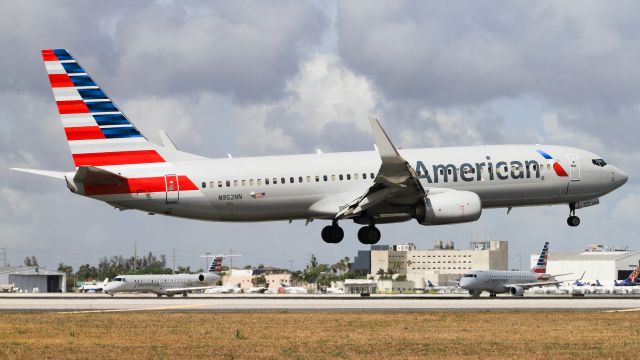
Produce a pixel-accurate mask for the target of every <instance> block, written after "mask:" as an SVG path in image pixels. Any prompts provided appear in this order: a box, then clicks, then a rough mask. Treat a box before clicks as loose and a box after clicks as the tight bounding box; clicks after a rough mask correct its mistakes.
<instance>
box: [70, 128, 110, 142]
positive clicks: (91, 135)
mask: <svg viewBox="0 0 640 360" xmlns="http://www.w3.org/2000/svg"><path fill="white" fill-rule="evenodd" d="M64 132H65V134H67V140H69V141H71V140H95V139H104V138H105V137H104V134H103V133H102V130H100V127H99V126H78V127H68V128H64Z"/></svg>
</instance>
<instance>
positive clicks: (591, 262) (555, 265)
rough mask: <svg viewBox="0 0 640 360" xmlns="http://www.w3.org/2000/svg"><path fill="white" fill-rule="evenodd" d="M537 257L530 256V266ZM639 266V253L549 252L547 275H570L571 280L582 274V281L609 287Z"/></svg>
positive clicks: (625, 251)
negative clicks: (598, 282)
mask: <svg viewBox="0 0 640 360" xmlns="http://www.w3.org/2000/svg"><path fill="white" fill-rule="evenodd" d="M539 256H540V255H539V254H535V255H531V264H535V263H536V262H537V261H538V257H539ZM639 264H640V251H630V250H624V251H619V250H614V251H610V250H609V251H606V250H605V251H593V250H589V251H583V252H550V253H549V257H548V259H547V273H549V274H565V273H571V274H572V277H571V278H576V277H580V276H582V273H584V278H583V279H582V281H585V282H589V283H594V282H595V281H596V280H598V281H600V283H602V284H606V285H610V284H613V282H614V280H624V279H626V278H627V277H628V276H629V275H630V274H631V273H632V272H633V270H634V269H635V268H636V267H637V266H638V265H639ZM532 267H533V265H532ZM560 279H562V278H560Z"/></svg>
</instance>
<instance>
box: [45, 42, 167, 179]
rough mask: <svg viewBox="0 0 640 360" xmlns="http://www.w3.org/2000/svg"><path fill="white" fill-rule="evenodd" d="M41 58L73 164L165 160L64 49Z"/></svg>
mask: <svg viewBox="0 0 640 360" xmlns="http://www.w3.org/2000/svg"><path fill="white" fill-rule="evenodd" d="M42 59H43V60H44V64H45V67H46V69H47V73H48V75H49V82H50V83H51V89H52V90H53V95H54V97H55V100H56V105H57V109H58V113H59V114H60V118H61V119H62V125H63V126H64V132H65V134H66V136H67V141H68V142H69V147H70V148H71V154H72V156H73V162H74V164H75V166H76V167H79V166H84V165H93V166H109V165H128V164H146V163H159V162H165V160H164V159H163V158H162V156H161V155H160V154H159V153H158V152H157V151H156V150H155V149H154V148H153V146H152V144H151V143H150V142H149V141H148V140H147V139H146V138H145V137H144V136H142V134H141V133H140V131H138V129H136V127H135V126H134V125H133V124H132V123H131V122H130V121H129V120H128V119H127V117H126V116H125V115H124V114H123V113H122V112H121V111H120V110H119V109H118V107H117V106H116V105H115V104H114V103H113V102H112V101H111V99H110V98H109V97H108V96H107V95H106V94H105V93H104V92H103V91H102V89H101V88H100V87H99V86H98V84H96V82H95V81H93V79H91V77H89V75H88V74H87V72H86V71H85V69H84V68H83V67H82V66H80V64H78V62H77V61H76V60H75V59H74V58H73V57H72V56H71V54H69V52H68V51H67V50H65V49H46V50H42Z"/></svg>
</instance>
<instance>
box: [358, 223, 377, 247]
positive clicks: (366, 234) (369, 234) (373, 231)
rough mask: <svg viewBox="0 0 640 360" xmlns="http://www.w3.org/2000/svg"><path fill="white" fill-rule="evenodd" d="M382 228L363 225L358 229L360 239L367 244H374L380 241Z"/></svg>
mask: <svg viewBox="0 0 640 360" xmlns="http://www.w3.org/2000/svg"><path fill="white" fill-rule="evenodd" d="M380 237H381V234H380V230H378V228H377V227H375V226H373V225H369V226H363V227H361V228H360V230H358V240H359V241H360V242H361V243H363V244H365V245H373V244H376V243H378V241H380Z"/></svg>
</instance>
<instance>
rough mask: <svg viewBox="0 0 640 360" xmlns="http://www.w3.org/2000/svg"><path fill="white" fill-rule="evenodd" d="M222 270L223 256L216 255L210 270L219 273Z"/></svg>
mask: <svg viewBox="0 0 640 360" xmlns="http://www.w3.org/2000/svg"><path fill="white" fill-rule="evenodd" d="M221 271H222V256H216V257H215V258H213V261H212V262H211V266H209V272H213V273H219V272H221Z"/></svg>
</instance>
